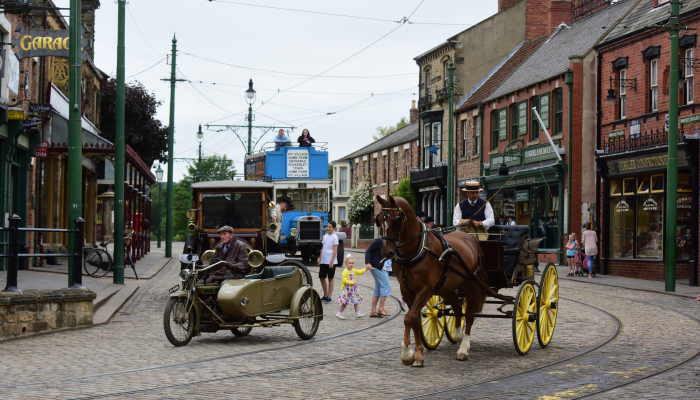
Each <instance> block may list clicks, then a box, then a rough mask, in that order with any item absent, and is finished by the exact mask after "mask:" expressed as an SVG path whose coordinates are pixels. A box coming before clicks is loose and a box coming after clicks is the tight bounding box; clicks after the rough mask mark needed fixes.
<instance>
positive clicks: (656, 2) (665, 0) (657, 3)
mask: <svg viewBox="0 0 700 400" xmlns="http://www.w3.org/2000/svg"><path fill="white" fill-rule="evenodd" d="M670 2H671V0H654V7H658V6H662V5H664V4H668V3H670Z"/></svg>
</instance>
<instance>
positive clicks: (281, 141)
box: [273, 129, 292, 151]
mask: <svg viewBox="0 0 700 400" xmlns="http://www.w3.org/2000/svg"><path fill="white" fill-rule="evenodd" d="M273 141H274V142H275V151H278V150H279V149H280V147H281V146H287V145H288V144H289V143H292V141H291V140H289V138H288V137H287V135H285V134H284V129H280V130H279V132H277V136H275V138H274V139H273Z"/></svg>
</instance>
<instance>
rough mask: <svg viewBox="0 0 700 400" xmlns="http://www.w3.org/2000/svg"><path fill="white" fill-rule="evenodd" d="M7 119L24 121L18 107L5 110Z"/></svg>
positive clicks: (21, 110)
mask: <svg viewBox="0 0 700 400" xmlns="http://www.w3.org/2000/svg"><path fill="white" fill-rule="evenodd" d="M7 119H21V120H24V110H23V109H21V108H19V107H15V108H10V109H9V110H7Z"/></svg>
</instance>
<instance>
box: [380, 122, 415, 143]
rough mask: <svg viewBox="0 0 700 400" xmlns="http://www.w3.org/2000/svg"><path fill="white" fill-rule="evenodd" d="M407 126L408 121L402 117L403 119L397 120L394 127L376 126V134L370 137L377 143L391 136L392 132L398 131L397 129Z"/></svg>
mask: <svg viewBox="0 0 700 400" xmlns="http://www.w3.org/2000/svg"><path fill="white" fill-rule="evenodd" d="M408 125H409V124H408V120H407V119H406V117H403V118H401V120H399V122H397V123H396V125H393V126H378V127H377V132H376V133H375V134H374V135H372V139H374V140H375V141H377V140H379V139H381V138H383V137H385V136H389V135H391V134H392V133H394V132H396V131H398V130H399V129H401V128H403V127H406V126H408Z"/></svg>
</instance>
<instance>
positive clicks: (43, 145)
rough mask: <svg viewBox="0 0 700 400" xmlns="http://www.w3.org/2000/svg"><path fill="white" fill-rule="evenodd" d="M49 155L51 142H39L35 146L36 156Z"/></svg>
mask: <svg viewBox="0 0 700 400" xmlns="http://www.w3.org/2000/svg"><path fill="white" fill-rule="evenodd" d="M48 155H49V142H39V143H37V144H36V147H35V148H34V157H41V158H44V157H47V156H48Z"/></svg>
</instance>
